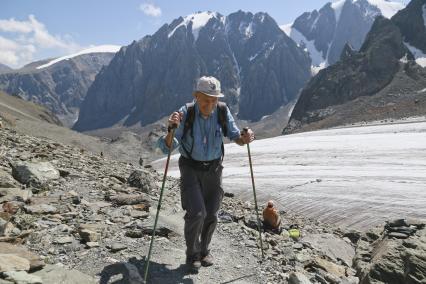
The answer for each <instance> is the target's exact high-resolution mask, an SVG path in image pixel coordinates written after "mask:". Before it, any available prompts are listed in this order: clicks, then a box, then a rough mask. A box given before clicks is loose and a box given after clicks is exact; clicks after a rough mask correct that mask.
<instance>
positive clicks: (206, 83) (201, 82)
mask: <svg viewBox="0 0 426 284" xmlns="http://www.w3.org/2000/svg"><path fill="white" fill-rule="evenodd" d="M220 91H221V90H220V82H219V80H218V79H216V78H215V77H212V76H203V77H201V78H199V79H198V80H197V86H196V87H195V92H200V93H203V94H205V95H207V96H210V97H216V98H222V97H224V95H223V94H222V93H221V92H220Z"/></svg>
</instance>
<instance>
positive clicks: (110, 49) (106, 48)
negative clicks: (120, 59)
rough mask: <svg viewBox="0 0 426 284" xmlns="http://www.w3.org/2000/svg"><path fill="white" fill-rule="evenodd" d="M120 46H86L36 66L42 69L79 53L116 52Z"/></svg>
mask: <svg viewBox="0 0 426 284" xmlns="http://www.w3.org/2000/svg"><path fill="white" fill-rule="evenodd" d="M120 48H121V46H119V45H99V46H94V47H91V48H88V49H84V50H82V51H80V52H77V53H74V54H70V55H66V56H62V57H59V58H56V59H54V60H52V61H49V62H48V63H46V64H43V65H40V66H38V67H37V69H43V68H46V67H49V66H52V65H53V64H55V63H58V62H60V61H63V60H69V59H71V58H73V57H76V56H80V55H83V54H89V53H116V52H118V51H119V50H120Z"/></svg>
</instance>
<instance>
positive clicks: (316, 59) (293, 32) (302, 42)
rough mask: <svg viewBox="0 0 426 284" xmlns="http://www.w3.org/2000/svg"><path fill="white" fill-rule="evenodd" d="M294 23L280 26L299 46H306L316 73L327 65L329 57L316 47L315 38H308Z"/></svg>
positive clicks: (305, 48)
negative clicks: (326, 57) (294, 26)
mask: <svg viewBox="0 0 426 284" xmlns="http://www.w3.org/2000/svg"><path fill="white" fill-rule="evenodd" d="M292 25H293V23H291V24H288V25H282V26H280V28H281V30H283V31H284V32H285V33H286V34H287V36H289V37H290V38H291V39H292V40H294V41H295V42H296V44H297V45H298V46H299V47H302V46H304V50H305V51H306V52H307V53H308V54H309V56H310V57H311V59H312V68H311V69H312V71H313V72H314V73H315V74H316V73H318V71H319V70H321V69H324V68H325V67H327V65H328V64H327V59H325V58H324V57H323V56H322V53H321V52H320V51H318V50H317V49H316V47H315V44H314V40H308V39H307V38H306V37H305V36H304V35H303V34H302V33H301V32H299V31H298V30H297V29H295V28H293V27H292Z"/></svg>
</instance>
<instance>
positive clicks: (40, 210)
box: [24, 204, 58, 214]
mask: <svg viewBox="0 0 426 284" xmlns="http://www.w3.org/2000/svg"><path fill="white" fill-rule="evenodd" d="M24 209H25V211H26V212H27V213H28V214H56V213H58V209H57V208H56V207H54V206H52V205H48V204H38V205H28V206H24Z"/></svg>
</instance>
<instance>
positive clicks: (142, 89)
mask: <svg viewBox="0 0 426 284" xmlns="http://www.w3.org/2000/svg"><path fill="white" fill-rule="evenodd" d="M202 14H204V15H208V16H209V17H210V18H209V20H208V21H207V22H206V23H205V25H203V26H202V27H199V26H197V25H194V22H197V21H193V18H194V17H198V16H199V15H200V14H195V15H192V16H188V17H185V18H179V19H176V20H174V21H173V22H172V23H171V24H170V25H167V24H166V25H164V26H163V27H161V28H160V29H159V30H158V31H157V32H156V33H155V34H154V35H152V36H146V37H144V38H143V39H142V40H140V41H137V42H136V41H135V42H133V43H132V44H130V45H129V46H127V47H125V48H122V50H121V51H120V52H119V53H117V55H116V56H115V57H114V59H113V60H112V61H111V63H110V65H109V66H108V67H107V68H105V69H103V70H102V71H101V72H100V73H99V75H98V76H97V78H96V80H95V82H94V83H93V85H92V86H91V87H90V89H89V91H88V94H87V97H86V99H85V101H84V103H83V104H82V106H81V110H80V116H79V119H78V121H77V123H76V124H75V126H74V129H76V130H79V131H84V130H90V129H96V128H102V127H108V126H111V125H114V124H116V123H118V122H121V123H123V124H124V125H126V126H130V125H134V124H136V123H141V124H142V125H146V124H148V123H152V122H154V121H157V120H158V119H160V118H161V117H163V116H165V115H167V114H169V113H170V112H172V111H174V110H176V109H177V108H178V107H180V106H181V105H182V104H184V103H185V102H188V101H190V100H191V93H192V91H193V87H194V84H195V80H196V79H197V78H198V77H200V76H203V75H212V76H215V77H217V78H218V79H219V80H220V81H221V83H222V91H223V92H224V93H225V96H226V97H225V100H226V102H227V103H228V104H229V105H230V107H231V110H232V111H233V112H234V113H238V115H239V116H240V117H241V118H243V119H251V120H258V119H260V118H261V117H262V116H263V115H265V114H270V113H272V112H273V111H275V110H276V109H278V108H279V107H280V106H281V105H283V104H285V103H287V102H288V101H290V100H291V99H293V98H294V97H295V96H296V94H297V92H298V91H299V89H300V88H301V87H302V86H303V85H304V84H305V83H306V81H307V80H308V78H309V77H310V70H309V68H310V60H309V58H308V56H307V54H306V53H305V52H304V51H303V50H302V49H301V48H298V47H297V46H296V44H295V43H294V42H293V41H292V40H291V39H289V38H288V37H287V36H286V35H285V34H284V33H283V32H282V31H281V30H280V29H279V27H278V25H277V24H276V23H275V21H274V20H273V19H272V18H271V17H270V16H268V15H267V14H265V13H257V14H255V15H253V14H251V13H245V12H242V11H239V12H236V13H233V14H231V15H229V16H227V17H224V16H222V15H220V14H217V13H210V12H208V13H207V12H205V13H202ZM191 17H192V18H191ZM193 25H194V26H193Z"/></svg>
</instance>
